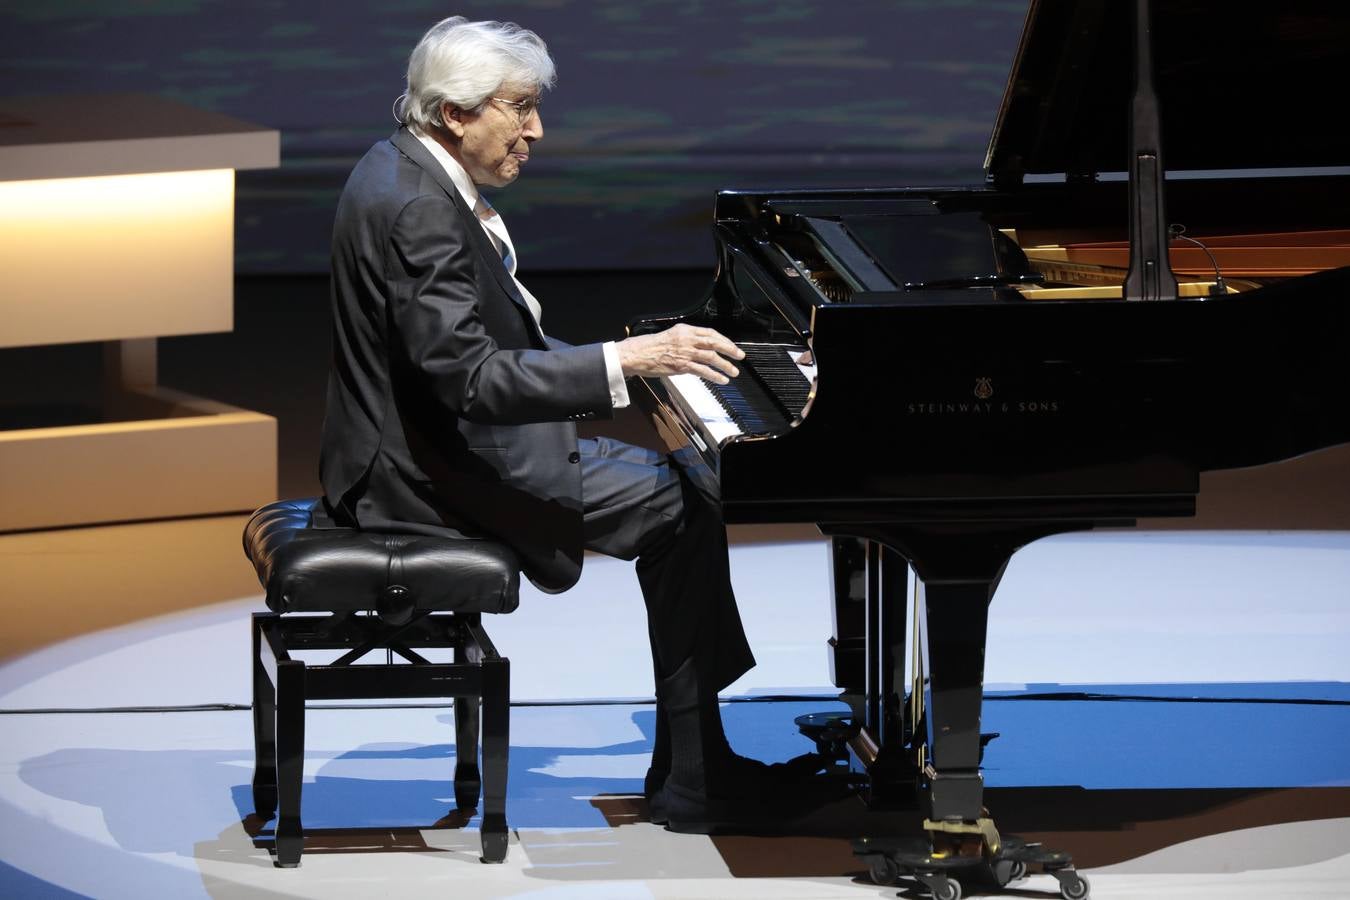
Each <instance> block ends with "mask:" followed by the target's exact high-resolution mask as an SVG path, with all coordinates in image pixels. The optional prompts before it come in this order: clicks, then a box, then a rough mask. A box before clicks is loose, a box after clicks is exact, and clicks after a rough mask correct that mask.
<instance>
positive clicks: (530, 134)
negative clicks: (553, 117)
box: [520, 109, 544, 141]
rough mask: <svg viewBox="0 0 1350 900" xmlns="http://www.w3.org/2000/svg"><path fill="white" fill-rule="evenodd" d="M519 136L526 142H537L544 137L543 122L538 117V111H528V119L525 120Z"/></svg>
mask: <svg viewBox="0 0 1350 900" xmlns="http://www.w3.org/2000/svg"><path fill="white" fill-rule="evenodd" d="M520 136H521V137H523V138H525V140H527V141H537V140H539V139H540V138H541V137H543V136H544V120H543V118H541V117H540V115H539V110H538V109H532V110H530V117H529V118H528V119H526V120H525V124H524V126H522V128H521V132H520Z"/></svg>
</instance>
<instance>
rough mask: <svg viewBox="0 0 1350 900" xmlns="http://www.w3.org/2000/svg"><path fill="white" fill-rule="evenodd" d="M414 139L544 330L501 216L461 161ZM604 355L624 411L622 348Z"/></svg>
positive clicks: (614, 396) (429, 141)
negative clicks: (461, 203)
mask: <svg viewBox="0 0 1350 900" xmlns="http://www.w3.org/2000/svg"><path fill="white" fill-rule="evenodd" d="M413 135H414V136H415V137H416V138H417V139H418V140H419V141H421V142H422V145H423V146H425V147H426V148H427V150H428V151H430V152H431V155H432V157H434V158H435V160H436V162H438V163H440V164H441V168H442V169H444V170H445V174H446V175H448V176H450V181H451V182H453V183H454V185H455V188H456V189H457V190H458V191H459V195H460V197H462V198H463V199H464V204H465V205H466V206H468V207H469V209H471V210H473V212H474V215H476V216H478V222H479V224H481V225H482V226H483V230H484V231H485V232H487V236H488V237H489V238H491V239H492V245H493V246H494V247H496V248H497V252H498V253H500V254H501V255H502V263H503V264H504V265H505V266H506V271H507V272H509V273H510V274H511V280H512V281H514V282H515V283H516V287H517V288H518V289H519V290H520V295H521V296H522V297H524V298H525V305H526V306H528V307H529V308H530V314H531V315H533V316H534V321H535V322H536V323H539V324H540V325H541V327H542V323H543V309H542V307H540V305H539V301H538V300H536V299H535V296H534V294H531V293H530V292H529V290H528V289H527V288H526V287H525V285H523V284H521V283H520V279H518V278H516V265H517V260H516V251H515V247H514V246H513V245H512V244H511V235H510V233H509V232H508V231H507V230H506V223H505V222H503V221H502V217H501V215H500V214H499V213H498V212H497V210H495V209H493V208H492V204H491V203H488V202H487V198H485V197H483V196H482V195H481V194H479V193H478V185H476V184H474V183H473V179H472V178H470V177H469V173H468V172H466V171H465V170H464V167H463V166H461V165H460V164H459V161H458V160H457V159H455V158H454V157H453V156H451V155H450V154H449V152H447V151H446V149H445V148H444V147H442V146H441V145H440V144H439V143H437V141H436V139H435V138H433V137H431V136H430V135H428V134H424V133H422V132H421V131H420V130H417V129H413ZM602 349H603V350H604V353H605V374H606V376H607V377H608V379H609V399H610V402H611V403H613V404H614V408H615V409H623V408H624V407H625V406H627V405H628V385H627V384H625V383H624V380H623V367H622V366H621V365H620V364H619V348H618V347H616V346H615V344H614V342H613V341H606V342H605V343H604V345H603V348H602Z"/></svg>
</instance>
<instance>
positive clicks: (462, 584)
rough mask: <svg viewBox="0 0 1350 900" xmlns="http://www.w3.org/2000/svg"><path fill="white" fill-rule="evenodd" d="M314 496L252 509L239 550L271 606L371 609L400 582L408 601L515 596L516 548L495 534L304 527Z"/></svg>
mask: <svg viewBox="0 0 1350 900" xmlns="http://www.w3.org/2000/svg"><path fill="white" fill-rule="evenodd" d="M318 502H319V501H318V500H315V499H313V498H309V499H304V500H279V501H277V502H276V503H269V504H268V505H267V506H264V507H262V508H261V509H259V510H258V511H257V512H255V513H254V514H253V518H251V519H250V520H249V522H248V525H247V526H245V528H244V552H245V553H246V554H247V555H248V558H249V560H250V561H251V562H252V563H253V567H254V569H256V570H257V572H258V581H259V582H260V583H261V584H262V586H263V587H264V588H265V589H266V591H267V605H268V607H269V608H271V609H272V610H273V611H275V612H320V611H330V612H336V611H342V610H362V609H376V608H377V604H378V599H379V597H380V594H381V593H382V592H383V591H384V590H385V588H387V587H389V586H391V585H400V586H402V587H403V588H405V589H407V591H408V592H409V593H410V595H411V598H410V599H411V601H412V608H413V609H417V610H433V611H438V612H444V611H451V612H488V613H505V612H511V611H512V610H514V609H515V608H516V606H517V605H518V604H519V602H520V566H519V563H518V561H517V558H516V554H515V552H514V551H513V550H512V549H511V548H510V547H507V546H506V545H505V544H499V543H497V542H495V541H487V540H472V539H468V538H464V539H455V538H443V537H428V536H425V535H417V534H385V533H375V532H365V531H356V530H353V529H348V528H312V527H310V524H311V521H312V517H313V510H314V508H315V506H316V504H318Z"/></svg>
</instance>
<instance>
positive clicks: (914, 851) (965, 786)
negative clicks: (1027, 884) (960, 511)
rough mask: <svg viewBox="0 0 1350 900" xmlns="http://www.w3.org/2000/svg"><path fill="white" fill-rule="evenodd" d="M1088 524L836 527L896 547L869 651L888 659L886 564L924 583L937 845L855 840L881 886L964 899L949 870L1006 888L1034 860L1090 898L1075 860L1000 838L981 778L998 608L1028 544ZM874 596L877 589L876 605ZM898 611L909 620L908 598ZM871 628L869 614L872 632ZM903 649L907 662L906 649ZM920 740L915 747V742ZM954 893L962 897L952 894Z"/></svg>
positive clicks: (925, 794) (1073, 894) (932, 820)
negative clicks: (981, 875) (990, 642)
mask: <svg viewBox="0 0 1350 900" xmlns="http://www.w3.org/2000/svg"><path fill="white" fill-rule="evenodd" d="M1084 527H1091V526H1090V525H1088V524H1082V525H1078V524H1074V523H1068V522H1066V523H1057V524H1056V525H1053V526H1048V525H1040V526H1027V527H1017V526H1016V525H1013V524H1009V525H1002V526H1000V525H998V524H991V525H990V526H988V527H986V528H984V529H973V528H971V527H969V526H962V527H961V528H960V529H959V530H958V529H955V528H951V529H948V528H943V527H942V526H941V525H930V526H924V525H915V526H887V525H861V526H834V528H837V529H838V530H840V531H844V530H845V529H846V528H847V532H848V533H854V534H863V535H866V536H867V537H868V538H870V539H872V540H874V541H877V542H880V543H881V544H884V545H885V548H886V549H884V550H882V551H881V555H880V557H879V565H878V577H879V579H880V584H879V585H878V592H877V597H878V603H877V604H876V608H877V614H878V615H879V616H881V620H880V621H879V622H878V627H877V629H876V630H875V631H872V630H869V633H868V644H869V648H868V649H869V653H870V654H871V656H872V657H873V658H875V659H876V660H877V661H878V662H881V661H882V660H886V659H888V656H887V654H888V650H887V647H888V646H889V636H888V635H887V632H886V627H885V619H884V613H885V606H886V604H885V603H883V602H881V601H882V600H884V599H885V598H886V596H887V591H886V586H885V577H886V576H885V570H886V568H887V567H888V566H889V567H891V568H895V569H899V568H900V566H899V564H898V563H894V562H892V560H893V559H897V558H898V559H899V562H900V563H903V560H904V559H908V560H910V561H911V563H912V564H913V566H914V569H915V571H916V573H917V574H918V576H919V577H920V578H922V579H923V583H924V608H925V612H926V614H927V629H926V630H927V646H928V653H927V661H928V689H927V694H928V702H927V704H926V709H925V712H924V719H925V721H926V724H927V728H926V735H925V737H926V748H925V749H924V754H923V755H924V759H923V771H922V774H921V777H920V781H921V784H920V789H921V798H920V802H921V807H922V810H923V812H924V823H923V824H924V830H925V831H926V832H927V839H926V840H924V841H920V842H917V843H916V842H914V841H913V840H912V839H904V838H892V837H878V838H871V837H864V838H859V839H858V840H856V841H854V842H853V849H854V852H855V853H856V854H858V855H859V856H860V857H862V858H863V859H864V860H865V861H866V862H867V864H868V867H869V869H870V871H871V872H872V875H873V878H874V880H876V881H878V883H889V882H890V881H892V880H894V877H895V876H896V875H898V874H899V873H900V872H908V873H911V874H913V875H914V876H915V877H917V878H918V879H919V880H920V881H922V882H923V883H924V884H926V885H927V886H928V887H929V888H930V889H931V890H932V891H933V892H934V893H935V894H936V895H939V896H959V895H960V891H959V888H958V887H957V886H956V884H955V883H954V882H952V881H951V879H950V878H949V877H948V876H949V874H952V875H954V874H955V873H956V872H958V871H962V870H968V869H971V868H974V867H979V868H981V869H983V870H984V871H986V873H987V874H988V876H989V877H993V878H995V879H996V880H997V881H998V882H999V883H1000V884H1004V883H1006V882H1007V880H1008V879H1009V878H1011V877H1015V875H1014V874H1013V873H1015V872H1017V871H1018V866H1021V869H1022V870H1023V871H1024V870H1025V867H1026V865H1027V864H1033V865H1038V866H1040V867H1041V869H1042V870H1043V871H1045V872H1047V873H1049V874H1052V875H1054V876H1055V877H1056V878H1057V879H1058V880H1059V882H1060V887H1061V893H1062V894H1063V896H1065V897H1070V898H1075V900H1077V898H1082V897H1086V896H1087V881H1086V879H1083V878H1082V877H1081V876H1079V875H1078V874H1077V873H1076V872H1075V870H1074V868H1073V861H1072V860H1071V859H1070V858H1069V856H1068V855H1067V854H1065V853H1061V852H1059V851H1054V850H1048V849H1045V848H1043V847H1041V846H1040V845H1039V844H1033V845H1027V844H1025V843H1024V842H1022V841H1020V840H1018V839H1016V838H1009V839H1007V840H1006V841H1005V840H1004V839H1003V838H1002V837H1001V836H1000V835H999V833H998V829H997V828H996V827H995V825H994V822H993V819H992V818H991V817H990V816H989V814H988V812H987V811H986V810H985V809H984V779H983V777H982V776H981V774H980V756H981V743H982V742H981V735H980V709H981V705H982V702H983V694H984V655H985V641H986V626H987V623H988V610H989V602H990V600H991V599H992V598H993V595H994V591H995V589H996V588H997V587H998V583H999V580H1000V579H1001V578H1002V577H1003V572H1004V570H1005V569H1006V567H1007V565H1008V560H1009V559H1010V558H1011V556H1012V554H1013V552H1014V551H1016V550H1017V548H1018V547H1021V546H1022V545H1024V544H1027V543H1030V542H1031V541H1033V540H1036V539H1038V538H1041V537H1045V536H1046V535H1049V534H1055V533H1058V532H1063V531H1074V530H1079V529H1081V528H1084ZM822 530H824V529H823V528H822ZM827 533H829V532H827ZM870 572H871V568H870V567H869V573H870ZM895 580H899V579H898V576H897V577H896V579H895ZM902 590H903V588H902ZM871 597H872V592H871V591H869V600H870V599H871ZM869 605H870V604H869ZM896 606H898V608H899V609H900V610H901V611H902V612H901V613H900V614H901V615H903V609H904V605H903V599H902V600H901V602H900V603H898V604H896ZM871 624H872V623H871V621H870V617H869V629H870V626H871ZM901 644H903V639H902V640H901ZM896 652H897V653H898V655H899V657H900V659H901V660H903V646H901V647H900V648H899V650H898V651H896ZM883 674H884V672H883ZM879 686H880V685H879ZM869 712H870V707H869ZM901 721H903V720H901ZM878 724H879V725H880V727H881V728H883V729H885V728H886V727H887V726H888V724H889V723H888V722H887V718H886V716H885V715H884V710H883V711H882V714H881V716H880V720H879V722H878ZM892 727H893V726H892ZM882 733H883V734H885V731H884V730H883V732H882ZM863 734H864V735H865V734H866V729H864V731H863ZM889 743H890V742H884V744H889ZM918 743H920V741H917V740H916V741H912V742H911V745H914V744H918ZM952 891H954V892H955V893H949V892H952Z"/></svg>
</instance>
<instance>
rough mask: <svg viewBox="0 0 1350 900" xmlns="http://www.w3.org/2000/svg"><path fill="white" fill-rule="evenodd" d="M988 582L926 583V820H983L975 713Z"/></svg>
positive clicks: (981, 670) (980, 695)
mask: <svg viewBox="0 0 1350 900" xmlns="http://www.w3.org/2000/svg"><path fill="white" fill-rule="evenodd" d="M994 587H995V583H991V582H989V581H970V582H959V581H925V582H924V595H925V601H926V602H925V609H926V613H927V616H928V702H927V704H926V707H927V719H928V734H927V739H928V748H929V755H930V757H931V766H929V767H928V771H927V772H926V775H927V777H926V779H925V780H926V782H927V802H926V804H925V805H926V807H927V808H926V809H925V813H926V815H927V818H928V819H930V820H932V821H939V822H974V821H975V820H977V819H979V818H980V817H981V815H982V806H983V796H984V779H983V778H982V777H981V776H980V707H981V703H982V701H983V693H984V647H985V631H986V624H987V621H988V612H989V599H990V597H991V596H992V594H993V590H994Z"/></svg>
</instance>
